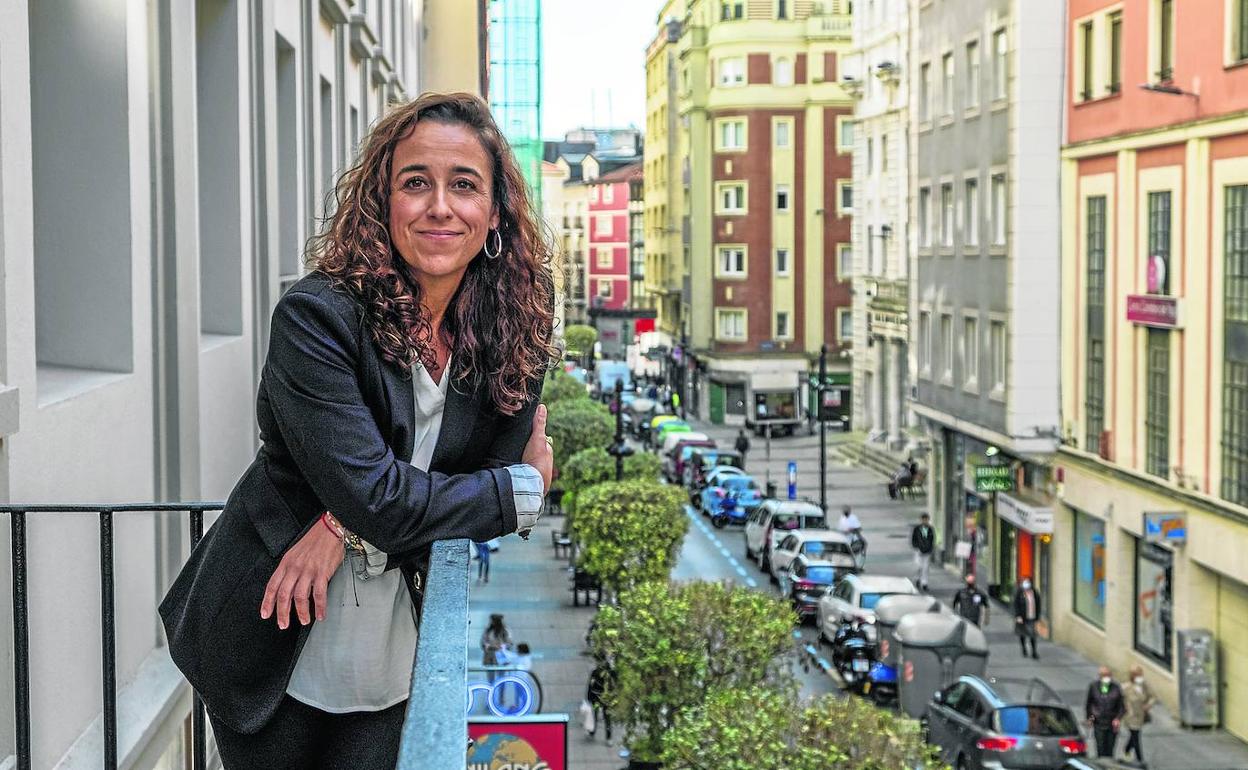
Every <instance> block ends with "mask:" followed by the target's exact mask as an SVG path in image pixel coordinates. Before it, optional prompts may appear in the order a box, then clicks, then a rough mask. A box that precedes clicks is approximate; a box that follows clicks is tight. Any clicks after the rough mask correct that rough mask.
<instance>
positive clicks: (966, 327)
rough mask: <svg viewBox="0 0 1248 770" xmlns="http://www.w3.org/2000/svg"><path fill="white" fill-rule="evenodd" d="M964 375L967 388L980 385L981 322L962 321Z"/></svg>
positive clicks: (965, 319)
mask: <svg viewBox="0 0 1248 770" xmlns="http://www.w3.org/2000/svg"><path fill="white" fill-rule="evenodd" d="M962 373H963V381H964V383H965V385H966V387H967V388H974V387H975V386H976V385H977V384H978V383H979V321H977V320H976V319H974V318H963V319H962Z"/></svg>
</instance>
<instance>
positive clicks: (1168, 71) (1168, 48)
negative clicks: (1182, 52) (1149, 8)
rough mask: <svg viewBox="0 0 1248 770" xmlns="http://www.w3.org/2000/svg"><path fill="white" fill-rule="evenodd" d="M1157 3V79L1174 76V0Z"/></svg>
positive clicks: (1165, 79)
mask: <svg viewBox="0 0 1248 770" xmlns="http://www.w3.org/2000/svg"><path fill="white" fill-rule="evenodd" d="M1156 3H1157V6H1156V7H1157V28H1156V29H1157V79H1158V80H1160V81H1162V82H1165V81H1167V80H1170V79H1171V78H1173V77H1174V0H1156Z"/></svg>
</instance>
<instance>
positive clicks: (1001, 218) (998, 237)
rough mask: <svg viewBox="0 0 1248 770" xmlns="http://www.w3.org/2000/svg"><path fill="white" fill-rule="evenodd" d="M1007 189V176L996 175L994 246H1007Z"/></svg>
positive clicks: (993, 195)
mask: <svg viewBox="0 0 1248 770" xmlns="http://www.w3.org/2000/svg"><path fill="white" fill-rule="evenodd" d="M1005 195H1006V189H1005V174H994V175H993V177H992V245H993V246H1004V245H1005V231H1006V223H1005V217H1006V214H1005V212H1006V200H1005Z"/></svg>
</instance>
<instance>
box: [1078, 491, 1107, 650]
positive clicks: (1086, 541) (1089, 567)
mask: <svg viewBox="0 0 1248 770" xmlns="http://www.w3.org/2000/svg"><path fill="white" fill-rule="evenodd" d="M1072 513H1073V514H1074V536H1073V537H1072V538H1071V549H1072V551H1073V552H1074V553H1073V558H1072V561H1073V563H1074V565H1075V569H1074V580H1073V585H1074V595H1073V599H1072V606H1073V608H1074V611H1075V614H1076V615H1078V616H1079V617H1081V618H1083V619H1084V620H1086V621H1087V622H1089V623H1091V624H1092V625H1094V626H1096V627H1097V628H1100V629H1103V628H1105V522H1104V521H1102V520H1101V519H1098V518H1096V517H1095V516H1092V515H1091V514H1088V513H1084V512H1083V511H1080V510H1078V509H1072Z"/></svg>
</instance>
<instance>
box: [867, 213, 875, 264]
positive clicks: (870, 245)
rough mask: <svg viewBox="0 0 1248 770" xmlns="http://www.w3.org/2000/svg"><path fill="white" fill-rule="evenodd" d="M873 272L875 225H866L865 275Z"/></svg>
mask: <svg viewBox="0 0 1248 770" xmlns="http://www.w3.org/2000/svg"><path fill="white" fill-rule="evenodd" d="M874 274H875V225H867V275H874Z"/></svg>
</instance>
